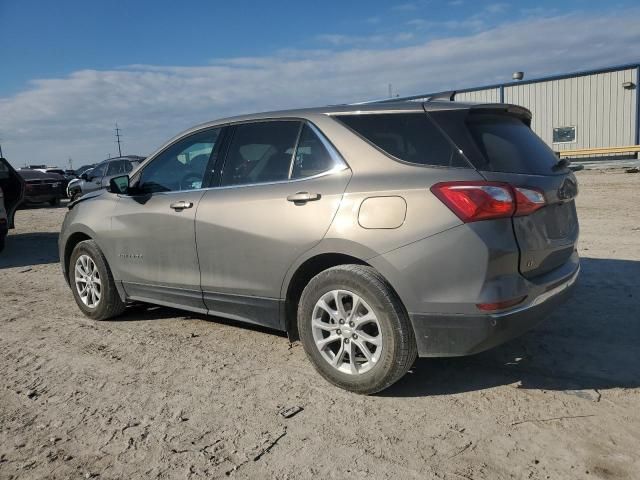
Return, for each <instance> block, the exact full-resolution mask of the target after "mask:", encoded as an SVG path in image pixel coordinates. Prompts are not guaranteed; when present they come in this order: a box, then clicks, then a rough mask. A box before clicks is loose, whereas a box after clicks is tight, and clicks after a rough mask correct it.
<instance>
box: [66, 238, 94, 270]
mask: <svg viewBox="0 0 640 480" xmlns="http://www.w3.org/2000/svg"><path fill="white" fill-rule="evenodd" d="M85 240H91V237H90V236H89V235H87V234H86V233H82V232H76V233H72V234H71V235H70V236H69V238H68V239H67V244H66V245H65V246H64V267H65V271H66V272H67V277H68V276H69V259H70V258H71V252H73V249H74V248H76V245H77V244H79V243H80V242H84V241H85Z"/></svg>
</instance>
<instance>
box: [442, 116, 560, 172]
mask: <svg viewBox="0 0 640 480" xmlns="http://www.w3.org/2000/svg"><path fill="white" fill-rule="evenodd" d="M430 115H431V116H432V118H433V119H434V120H435V121H436V122H438V124H439V125H440V126H441V127H442V128H443V129H444V131H445V132H446V133H447V134H448V135H449V136H450V137H451V139H452V140H453V142H454V143H455V144H456V145H457V146H458V147H459V148H460V149H461V150H463V151H464V152H465V155H466V156H467V158H468V159H469V161H470V162H471V163H472V164H473V165H474V166H475V167H476V168H477V169H478V170H481V171H491V172H504V173H522V174H530V175H554V174H561V173H565V172H566V168H556V169H555V170H554V167H555V166H556V164H557V163H558V160H559V158H558V157H557V156H556V154H555V153H554V152H553V150H551V148H549V147H548V146H547V144H546V143H544V142H543V141H542V139H541V138H540V137H538V136H537V135H536V134H535V133H534V132H533V131H532V130H531V128H529V126H528V125H527V124H526V123H524V121H523V120H522V119H521V118H519V117H516V116H513V115H509V114H489V113H476V112H471V113H470V112H469V111H468V110H467V111H465V110H457V111H439V112H430Z"/></svg>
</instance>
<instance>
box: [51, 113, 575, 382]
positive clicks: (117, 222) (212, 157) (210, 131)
mask: <svg viewBox="0 0 640 480" xmlns="http://www.w3.org/2000/svg"><path fill="white" fill-rule="evenodd" d="M530 123H531V114H530V112H529V111H528V110H526V109H524V108H521V107H518V106H514V105H507V104H482V105H472V104H462V103H455V102H443V101H431V102H425V103H420V102H398V103H389V104H383V103H380V104H369V105H359V106H338V107H324V108H313V109H305V110H292V111H282V112H271V113H261V114H255V115H246V116H242V117H234V118H227V119H223V120H219V121H215V122H211V123H207V124H203V125H199V126H197V127H194V128H192V129H190V130H188V131H187V132H184V133H182V134H181V135H179V136H177V137H175V138H174V139H172V140H170V141H169V142H168V143H166V144H165V145H164V146H162V147H161V148H160V149H159V150H158V151H157V152H156V153H155V154H153V155H151V156H150V157H149V158H148V159H147V160H146V161H145V162H143V163H142V164H141V165H140V166H139V167H138V168H136V169H135V170H134V171H132V172H131V173H130V175H123V176H120V177H116V178H114V179H113V180H112V181H111V184H110V188H109V190H108V191H100V192H94V193H90V194H88V195H85V196H84V197H82V198H81V199H80V200H78V201H76V202H73V203H72V204H71V205H70V207H69V209H70V210H69V212H68V213H67V215H66V218H65V220H64V224H63V227H62V232H61V234H60V245H59V246H60V258H61V259H62V267H63V270H64V275H65V278H66V279H67V281H68V283H69V284H70V286H71V289H72V291H73V295H74V297H75V300H76V302H77V304H78V306H79V307H80V309H81V310H82V311H83V312H84V314H85V315H87V316H88V317H90V318H93V319H96V320H104V319H108V318H112V317H115V316H116V315H118V314H120V313H122V312H123V311H124V309H125V305H126V304H127V303H128V302H148V303H152V304H158V305H166V306H171V307H177V308H182V309H185V310H190V311H194V312H199V313H204V314H209V315H215V316H219V317H225V318H229V319H234V320H240V321H245V322H249V323H252V324H259V325H263V326H267V327H271V328H274V329H278V330H282V331H286V332H287V333H288V334H289V336H290V337H294V338H299V339H300V340H301V341H302V344H303V346H304V349H305V351H306V353H307V356H308V358H309V359H310V360H311V363H312V364H313V365H314V366H315V368H316V369H317V371H318V372H319V373H320V374H321V375H322V376H323V377H324V378H325V379H327V380H328V381H330V382H332V383H334V384H335V385H338V386H340V387H342V388H345V389H348V390H351V391H354V392H358V393H373V392H377V391H380V390H382V389H384V388H386V387H388V386H389V385H391V384H392V383H394V382H395V381H397V380H398V379H399V378H401V377H402V376H403V375H404V374H405V373H406V372H407V370H408V369H409V368H410V367H411V365H412V363H413V362H414V360H415V358H416V355H419V356H421V357H430V356H434V357H438V356H455V355H468V354H473V353H476V352H480V351H482V350H486V349H488V348H491V347H493V346H495V345H498V344H500V343H502V342H504V341H506V340H508V339H510V338H512V337H514V336H516V335H519V334H521V333H523V332H524V331H526V330H527V329H529V328H531V327H532V326H534V325H535V324H537V323H538V322H539V321H540V320H541V319H542V318H543V317H544V316H545V315H546V314H548V313H549V312H550V311H552V310H553V309H554V308H556V307H557V306H558V304H560V303H561V302H562V301H563V300H564V299H565V298H566V297H567V295H568V294H569V292H570V291H571V287H572V286H573V284H574V282H575V280H576V277H577V275H578V271H579V259H578V254H577V252H576V241H577V238H578V219H577V215H576V208H575V203H574V198H575V196H576V195H577V183H576V179H575V176H574V175H573V173H572V172H571V171H570V170H569V169H568V168H567V165H566V163H565V162H564V161H562V160H559V159H558V158H557V157H556V156H555V154H554V153H553V151H552V150H550V149H549V148H548V147H547V146H546V145H545V144H544V143H543V141H542V140H541V139H540V138H539V137H537V136H536V135H535V134H534V133H533V132H532V130H531V128H530Z"/></svg>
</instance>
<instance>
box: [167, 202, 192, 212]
mask: <svg viewBox="0 0 640 480" xmlns="http://www.w3.org/2000/svg"><path fill="white" fill-rule="evenodd" d="M169 207H171V208H173V209H174V210H184V209H185V208H191V207H193V202H185V201H184V200H180V201H179V202H173V203H172V204H171V205H169Z"/></svg>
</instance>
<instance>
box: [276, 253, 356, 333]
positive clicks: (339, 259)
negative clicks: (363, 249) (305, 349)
mask: <svg viewBox="0 0 640 480" xmlns="http://www.w3.org/2000/svg"><path fill="white" fill-rule="evenodd" d="M348 264H358V265H368V264H367V263H366V262H364V261H362V260H360V259H359V258H356V257H352V256H350V255H344V254H341V253H323V254H321V255H317V256H315V257H312V258H310V259H308V260H307V261H305V262H304V263H303V264H302V265H300V266H299V267H298V270H296V273H294V274H293V276H292V277H291V280H290V281H289V287H288V288H287V296H286V299H285V326H286V329H287V335H288V336H289V340H290V341H294V340H297V339H298V338H299V336H298V323H297V321H296V317H297V314H298V302H299V301H300V297H301V296H302V291H303V290H304V288H305V287H306V286H307V284H308V283H309V281H310V280H311V279H312V278H313V277H315V276H316V275H317V274H319V273H320V272H322V271H324V270H326V269H328V268H331V267H336V266H338V265H348Z"/></svg>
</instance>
